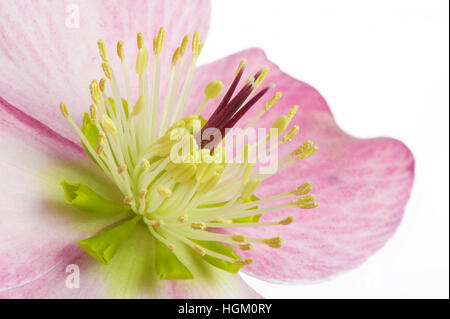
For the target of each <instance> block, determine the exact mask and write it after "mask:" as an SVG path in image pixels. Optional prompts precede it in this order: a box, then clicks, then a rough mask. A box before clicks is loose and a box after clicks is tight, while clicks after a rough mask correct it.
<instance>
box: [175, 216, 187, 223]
mask: <svg viewBox="0 0 450 319" xmlns="http://www.w3.org/2000/svg"><path fill="white" fill-rule="evenodd" d="M187 219H188V217H187V216H186V215H181V216H178V218H177V220H178V221H179V222H180V223H184V222H186V221H187Z"/></svg>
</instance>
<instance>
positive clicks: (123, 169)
mask: <svg viewBox="0 0 450 319" xmlns="http://www.w3.org/2000/svg"><path fill="white" fill-rule="evenodd" d="M126 169H127V166H126V165H125V164H124V165H121V166H119V167H118V168H117V173H119V174H122V173H123V172H125V170H126Z"/></svg>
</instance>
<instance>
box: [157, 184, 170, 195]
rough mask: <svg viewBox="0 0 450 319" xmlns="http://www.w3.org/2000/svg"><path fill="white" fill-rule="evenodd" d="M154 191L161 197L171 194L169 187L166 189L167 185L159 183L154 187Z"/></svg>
mask: <svg viewBox="0 0 450 319" xmlns="http://www.w3.org/2000/svg"><path fill="white" fill-rule="evenodd" d="M156 191H157V192H158V194H159V195H161V196H162V197H166V198H167V197H170V196H172V191H171V190H170V189H168V188H167V187H165V186H163V185H161V184H159V185H158V186H157V187H156Z"/></svg>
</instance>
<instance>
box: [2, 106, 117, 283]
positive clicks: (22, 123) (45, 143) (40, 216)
mask: <svg viewBox="0 0 450 319" xmlns="http://www.w3.org/2000/svg"><path fill="white" fill-rule="evenodd" d="M0 150H1V154H2V155H1V157H0V180H1V183H0V242H1V243H2V244H1V245H0V291H1V290H3V289H6V288H11V287H15V286H18V285H21V284H23V283H25V282H28V281H30V280H33V279H35V278H36V277H38V276H40V275H41V274H42V273H43V272H46V271H48V270H49V269H51V268H52V267H54V266H55V265H56V264H57V263H58V261H59V260H60V259H61V258H63V257H64V256H65V254H66V253H67V250H68V249H69V248H70V246H71V245H72V244H73V243H74V242H75V241H76V240H78V239H82V238H85V237H86V236H88V235H91V234H92V233H93V232H95V231H98V230H99V229H101V228H102V227H105V226H106V225H109V224H110V223H114V222H115V221H116V220H117V219H112V220H111V216H108V218H107V219H106V218H105V217H103V218H101V217H97V218H94V217H92V216H91V215H89V214H84V213H82V212H79V211H76V210H75V209H72V208H71V207H70V206H69V205H67V204H65V202H64V194H63V192H62V188H61V186H60V182H61V181H62V180H63V179H65V180H68V181H71V182H81V183H84V184H87V185H90V187H92V188H93V189H96V190H97V191H98V192H99V193H102V191H103V193H104V194H103V195H104V196H106V195H108V194H116V191H114V190H113V189H112V186H111V184H110V183H109V182H108V181H107V180H106V179H105V177H103V176H100V175H99V174H98V173H96V172H98V171H99V170H98V168H97V167H94V165H93V164H91V161H90V159H89V158H88V157H87V156H86V155H84V151H82V149H81V148H80V147H78V146H76V145H75V144H73V143H72V142H70V141H68V140H66V139H65V138H63V137H61V136H60V135H58V134H57V133H55V132H54V131H52V130H50V129H48V128H47V127H46V126H44V125H43V124H41V123H39V122H38V121H36V120H34V119H32V118H31V117H29V116H27V115H25V114H24V113H23V112H22V111H20V110H18V109H16V108H14V107H13V106H11V105H10V104H8V103H6V102H5V101H4V100H2V99H1V98H0ZM105 192H106V193H105ZM119 217H120V218H123V216H118V217H117V218H119Z"/></svg>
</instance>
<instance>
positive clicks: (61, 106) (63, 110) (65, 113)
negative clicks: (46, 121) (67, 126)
mask: <svg viewBox="0 0 450 319" xmlns="http://www.w3.org/2000/svg"><path fill="white" fill-rule="evenodd" d="M59 109H60V110H61V113H62V115H63V116H64V117H65V118H66V119H67V118H69V111H67V106H66V103H64V102H62V103H60V104H59Z"/></svg>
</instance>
